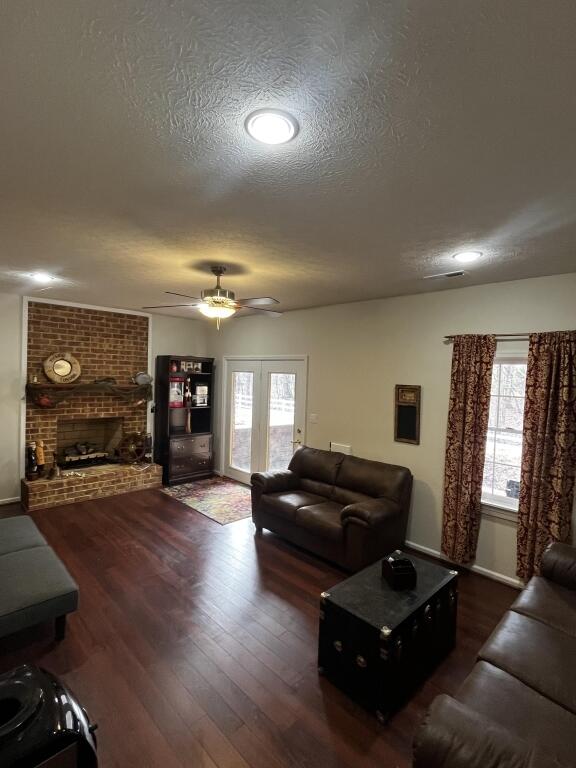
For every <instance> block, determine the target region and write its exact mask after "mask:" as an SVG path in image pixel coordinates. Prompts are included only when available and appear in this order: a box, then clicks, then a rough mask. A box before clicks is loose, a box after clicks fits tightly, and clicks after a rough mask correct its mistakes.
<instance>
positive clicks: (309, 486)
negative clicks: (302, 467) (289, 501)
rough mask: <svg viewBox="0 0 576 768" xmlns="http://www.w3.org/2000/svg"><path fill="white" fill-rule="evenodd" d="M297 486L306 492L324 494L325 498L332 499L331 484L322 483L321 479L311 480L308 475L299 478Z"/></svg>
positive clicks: (332, 489) (332, 487) (332, 488)
mask: <svg viewBox="0 0 576 768" xmlns="http://www.w3.org/2000/svg"><path fill="white" fill-rule="evenodd" d="M298 487H299V488H300V489H301V490H303V491H306V492H307V493H315V494H316V495H317V496H324V497H325V498H327V499H333V496H334V486H333V485H330V484H329V483H323V482H322V481H321V480H312V479H311V478H310V477H303V478H301V479H300V482H299V483H298Z"/></svg>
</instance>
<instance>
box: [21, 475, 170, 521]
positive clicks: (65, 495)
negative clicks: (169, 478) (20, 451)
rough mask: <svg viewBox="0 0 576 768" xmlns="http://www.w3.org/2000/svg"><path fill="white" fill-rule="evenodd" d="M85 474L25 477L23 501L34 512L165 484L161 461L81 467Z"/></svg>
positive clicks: (25, 507)
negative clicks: (46, 477)
mask: <svg viewBox="0 0 576 768" xmlns="http://www.w3.org/2000/svg"><path fill="white" fill-rule="evenodd" d="M82 474H83V475H85V477H76V476H73V475H72V476H65V475H63V476H62V477H61V478H60V479H59V480H34V481H32V482H28V480H22V504H23V506H24V509H26V510H27V511H32V510H35V509H45V508H47V507H58V506H60V505H61V504H73V503H74V502H76V501H89V500H90V499H98V498H103V497H105V496H117V495H118V494H120V493H128V492H129V491H140V490H143V489H145V488H160V487H161V486H162V467H161V466H160V465H159V464H150V465H137V466H120V465H118V466H115V465H112V464H108V465H104V466H101V467H90V468H89V469H84V470H82Z"/></svg>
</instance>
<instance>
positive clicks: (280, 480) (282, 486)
mask: <svg viewBox="0 0 576 768" xmlns="http://www.w3.org/2000/svg"><path fill="white" fill-rule="evenodd" d="M298 480H299V478H298V475H297V474H296V473H294V472H291V471H290V470H289V469H286V470H282V471H278V472H255V473H254V474H253V475H252V477H251V483H252V488H254V489H255V490H257V491H259V492H260V494H262V493H280V492H281V491H290V490H292V489H294V488H297V487H298Z"/></svg>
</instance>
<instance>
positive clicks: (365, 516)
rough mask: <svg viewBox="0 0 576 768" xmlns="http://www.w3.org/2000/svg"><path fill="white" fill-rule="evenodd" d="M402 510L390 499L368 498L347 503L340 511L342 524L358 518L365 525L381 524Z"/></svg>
mask: <svg viewBox="0 0 576 768" xmlns="http://www.w3.org/2000/svg"><path fill="white" fill-rule="evenodd" d="M401 512H402V507H401V506H400V504H397V503H396V502H395V501H391V500H390V499H370V500H369V501H358V502H356V504H348V506H347V507H344V509H343V510H342V512H341V520H342V525H346V524H347V523H349V522H350V521H351V520H355V521H356V522H357V521H358V520H360V521H361V522H362V523H364V524H365V525H369V526H377V525H383V524H385V523H386V522H387V521H388V520H390V519H391V518H394V517H397V516H398V515H399V514H400V513H401Z"/></svg>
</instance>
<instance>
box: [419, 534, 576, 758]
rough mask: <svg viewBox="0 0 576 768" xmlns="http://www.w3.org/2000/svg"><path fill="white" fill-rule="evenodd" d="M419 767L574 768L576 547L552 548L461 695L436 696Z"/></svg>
mask: <svg viewBox="0 0 576 768" xmlns="http://www.w3.org/2000/svg"><path fill="white" fill-rule="evenodd" d="M413 765H414V768H568V766H572V767H573V766H576V548H574V547H570V546H568V545H566V544H552V545H551V546H550V547H549V548H548V549H547V551H546V553H545V555H544V559H543V564H542V576H535V577H534V578H532V579H531V581H530V582H529V584H528V586H527V587H526V588H525V589H524V590H523V591H522V592H521V593H520V595H519V597H518V599H517V600H516V602H515V603H514V605H513V606H512V608H511V610H510V611H508V613H506V615H505V616H504V618H503V619H502V621H501V622H500V624H499V625H498V627H496V629H495V631H494V632H493V634H492V635H491V637H490V638H489V639H488V641H487V642H486V644H485V645H484V647H483V648H482V650H481V651H480V654H479V657H478V662H477V664H476V666H475V667H474V670H473V671H472V673H471V674H470V676H469V677H468V678H467V680H466V681H465V682H464V685H463V686H462V688H461V689H460V691H459V693H458V695H457V696H456V698H451V697H450V696H445V695H443V696H439V697H437V698H436V699H435V700H434V702H433V704H432V707H431V708H430V711H429V713H428V715H427V717H426V719H425V720H424V723H423V724H422V726H421V727H420V729H419V731H418V733H417V735H416V739H415V743H414V763H413Z"/></svg>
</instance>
